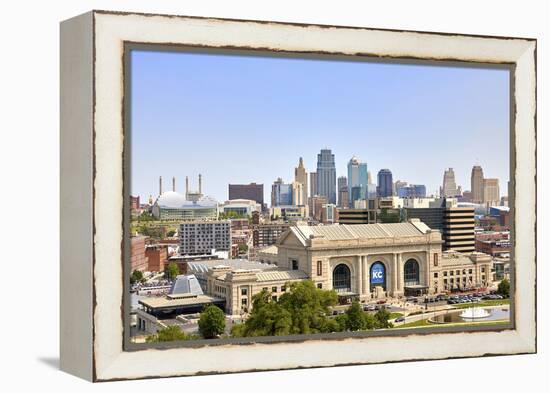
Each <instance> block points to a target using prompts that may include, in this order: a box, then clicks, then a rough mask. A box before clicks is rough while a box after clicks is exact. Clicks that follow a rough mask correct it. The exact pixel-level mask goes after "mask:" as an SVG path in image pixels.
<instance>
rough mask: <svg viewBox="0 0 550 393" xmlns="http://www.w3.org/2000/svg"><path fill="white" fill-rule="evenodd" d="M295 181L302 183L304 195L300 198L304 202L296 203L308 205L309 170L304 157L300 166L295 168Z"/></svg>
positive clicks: (299, 163) (300, 161)
mask: <svg viewBox="0 0 550 393" xmlns="http://www.w3.org/2000/svg"><path fill="white" fill-rule="evenodd" d="M294 181H295V182H296V183H300V184H301V185H302V187H301V189H302V190H301V191H302V195H301V198H299V199H300V201H301V202H302V203H299V204H296V203H295V205H307V172H306V168H304V160H303V159H302V157H300V160H299V162H298V166H297V167H296V168H294ZM295 199H297V198H295Z"/></svg>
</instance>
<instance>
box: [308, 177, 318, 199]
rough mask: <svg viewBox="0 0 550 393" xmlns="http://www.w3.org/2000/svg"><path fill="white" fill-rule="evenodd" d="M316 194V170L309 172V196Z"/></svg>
mask: <svg viewBox="0 0 550 393" xmlns="http://www.w3.org/2000/svg"><path fill="white" fill-rule="evenodd" d="M315 195H317V172H309V196H310V197H312V196H315Z"/></svg>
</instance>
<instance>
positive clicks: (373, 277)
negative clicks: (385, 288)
mask: <svg viewBox="0 0 550 393" xmlns="http://www.w3.org/2000/svg"><path fill="white" fill-rule="evenodd" d="M385 281H386V268H385V267H384V265H383V264H382V263H380V262H376V263H375V264H374V265H372V267H371V269H370V283H371V284H384V282H385Z"/></svg>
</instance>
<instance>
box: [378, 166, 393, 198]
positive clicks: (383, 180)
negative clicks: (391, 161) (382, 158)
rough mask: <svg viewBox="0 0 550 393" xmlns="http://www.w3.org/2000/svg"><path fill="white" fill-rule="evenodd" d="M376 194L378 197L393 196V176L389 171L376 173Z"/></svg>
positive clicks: (382, 170)
mask: <svg viewBox="0 0 550 393" xmlns="http://www.w3.org/2000/svg"><path fill="white" fill-rule="evenodd" d="M376 193H377V194H378V196H379V197H389V196H392V195H393V176H392V173H391V171H390V170H389V169H380V171H378V186H377V187H376Z"/></svg>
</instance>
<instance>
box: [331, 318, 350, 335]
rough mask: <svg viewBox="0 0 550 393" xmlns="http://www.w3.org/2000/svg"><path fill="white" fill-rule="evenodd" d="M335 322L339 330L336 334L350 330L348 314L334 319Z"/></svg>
mask: <svg viewBox="0 0 550 393" xmlns="http://www.w3.org/2000/svg"><path fill="white" fill-rule="evenodd" d="M334 321H335V322H336V324H337V325H338V329H337V330H335V332H345V331H346V330H348V314H339V315H337V316H336V318H334Z"/></svg>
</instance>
